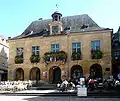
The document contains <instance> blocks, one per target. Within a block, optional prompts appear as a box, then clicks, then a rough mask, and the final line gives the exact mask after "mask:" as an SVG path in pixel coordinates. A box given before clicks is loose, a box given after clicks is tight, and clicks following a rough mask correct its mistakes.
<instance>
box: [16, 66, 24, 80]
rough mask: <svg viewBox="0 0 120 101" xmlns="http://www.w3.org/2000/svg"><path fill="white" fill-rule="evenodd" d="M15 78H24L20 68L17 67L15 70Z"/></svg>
mask: <svg viewBox="0 0 120 101" xmlns="http://www.w3.org/2000/svg"><path fill="white" fill-rule="evenodd" d="M16 80H21V81H23V80H24V71H23V69H22V68H18V69H17V70H16Z"/></svg>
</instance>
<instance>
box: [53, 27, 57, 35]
mask: <svg viewBox="0 0 120 101" xmlns="http://www.w3.org/2000/svg"><path fill="white" fill-rule="evenodd" d="M52 33H53V34H56V33H58V26H52Z"/></svg>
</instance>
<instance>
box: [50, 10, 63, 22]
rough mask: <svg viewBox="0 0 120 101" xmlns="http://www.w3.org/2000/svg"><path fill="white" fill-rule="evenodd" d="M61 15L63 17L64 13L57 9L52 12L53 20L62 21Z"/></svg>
mask: <svg viewBox="0 0 120 101" xmlns="http://www.w3.org/2000/svg"><path fill="white" fill-rule="evenodd" d="M61 17H62V14H61V13H59V12H57V11H56V12H54V13H53V14H52V19H53V21H60V19H61Z"/></svg>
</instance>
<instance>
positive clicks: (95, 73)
mask: <svg viewBox="0 0 120 101" xmlns="http://www.w3.org/2000/svg"><path fill="white" fill-rule="evenodd" d="M90 78H93V79H96V78H102V67H101V66H100V65H99V64H94V65H92V66H91V67H90Z"/></svg>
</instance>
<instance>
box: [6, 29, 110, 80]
mask: <svg viewBox="0 0 120 101" xmlns="http://www.w3.org/2000/svg"><path fill="white" fill-rule="evenodd" d="M111 35H112V30H104V31H94V32H83V33H71V34H67V35H58V36H47V37H43V36H41V37H33V38H23V39H16V40H9V47H10V56H9V68H8V70H9V71H10V70H12V71H15V70H16V69H17V68H22V69H23V70H24V80H29V72H30V69H31V68H33V67H38V68H39V69H40V72H41V75H40V78H41V80H45V81H49V70H50V68H51V67H52V66H59V67H60V68H61V71H62V70H65V71H66V73H67V78H70V75H71V67H72V66H74V65H80V66H81V67H82V69H83V73H84V76H86V77H88V75H89V69H90V67H91V66H92V65H93V64H95V63H97V64H100V65H101V67H102V70H103V76H104V75H110V74H111V71H112V68H111ZM95 40H100V48H101V50H102V52H103V58H102V59H91V41H95ZM73 42H81V52H82V60H75V61H72V60H71V54H72V43H73ZM57 43H58V44H59V45H60V50H63V51H65V52H66V53H67V56H68V58H67V62H66V63H61V62H53V63H50V64H48V65H47V64H46V63H44V60H43V58H42V57H43V56H44V53H45V52H50V51H51V44H57ZM32 46H40V57H41V59H40V62H39V63H37V64H36V63H34V64H33V63H31V62H30V56H31V54H32ZM18 47H23V48H24V63H23V64H15V62H14V59H15V56H16V48H18ZM105 68H110V72H106V71H105ZM44 71H48V77H47V78H44V77H43V75H42V72H44ZM13 74H14V73H13ZM11 75H12V74H11V73H9V72H8V79H9V80H13V79H14V78H15V77H14V75H13V76H11Z"/></svg>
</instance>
